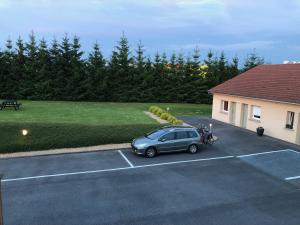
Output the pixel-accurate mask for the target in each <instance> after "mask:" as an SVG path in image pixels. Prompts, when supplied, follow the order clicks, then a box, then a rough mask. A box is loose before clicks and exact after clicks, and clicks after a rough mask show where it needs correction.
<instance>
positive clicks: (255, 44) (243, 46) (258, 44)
mask: <svg viewBox="0 0 300 225" xmlns="http://www.w3.org/2000/svg"><path fill="white" fill-rule="evenodd" d="M276 44H278V42H276V41H249V42H241V43H233V44H205V43H193V44H186V45H181V46H174V45H173V46H172V47H173V48H176V47H177V48H182V49H188V50H189V49H194V48H195V47H198V48H200V49H206V50H207V49H210V50H217V51H222V50H224V51H225V50H230V51H239V50H253V49H256V48H258V49H271V48H273V47H274V46H275V45H276Z"/></svg>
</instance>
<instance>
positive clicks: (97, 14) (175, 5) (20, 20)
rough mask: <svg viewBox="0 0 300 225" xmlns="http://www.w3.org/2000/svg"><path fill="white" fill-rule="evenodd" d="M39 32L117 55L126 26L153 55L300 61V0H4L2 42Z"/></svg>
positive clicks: (48, 37) (129, 35) (0, 26)
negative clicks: (250, 56)
mask: <svg viewBox="0 0 300 225" xmlns="http://www.w3.org/2000/svg"><path fill="white" fill-rule="evenodd" d="M31 31H34V33H35V34H36V36H37V37H38V38H39V39H40V38H42V37H44V38H45V39H46V40H48V41H51V40H52V39H53V37H56V38H57V39H60V38H62V37H63V36H64V35H65V34H66V33H67V34H68V35H69V36H70V37H72V36H73V35H77V36H79V37H80V40H81V43H82V48H83V50H84V51H85V52H88V51H90V50H91V49H92V46H93V44H94V43H95V42H96V41H97V42H98V43H99V44H100V46H101V49H102V51H103V53H104V55H105V56H106V57H109V56H110V54H111V51H112V50H113V48H114V46H116V44H117V42H118V40H119V38H120V36H121V35H122V32H124V33H125V35H126V37H127V38H128V39H129V42H130V46H131V48H132V49H134V48H136V45H137V43H138V42H139V41H140V40H141V41H142V43H143V45H144V46H145V50H146V54H147V55H150V56H153V55H154V54H155V53H156V52H160V53H162V52H163V51H166V52H167V53H172V52H175V53H179V52H182V53H184V54H185V55H190V54H191V53H192V51H193V49H194V48H195V47H196V46H197V47H198V48H199V49H200V52H201V55H202V59H203V58H204V57H205V56H206V54H207V52H208V51H209V50H211V51H212V52H214V53H216V54H220V52H221V51H224V52H225V54H226V55H227V56H228V57H229V58H231V57H234V56H238V57H240V58H241V60H243V59H244V58H245V57H246V55H247V54H248V53H251V52H253V51H254V50H255V51H256V53H257V54H258V55H260V56H263V57H264V58H265V60H266V61H267V62H268V63H282V62H283V61H284V60H295V61H300V0H285V1H283V0H123V1H122V0H0V48H1V49H3V48H4V46H5V41H6V40H7V38H8V37H10V38H11V39H12V40H14V41H15V40H16V39H17V38H18V36H21V37H22V38H23V39H25V40H26V39H28V34H29V33H30V32H31Z"/></svg>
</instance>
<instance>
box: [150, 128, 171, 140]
mask: <svg viewBox="0 0 300 225" xmlns="http://www.w3.org/2000/svg"><path fill="white" fill-rule="evenodd" d="M164 133H166V132H165V131H164V130H156V131H153V132H151V133H148V134H146V135H145V136H146V137H147V138H150V139H153V140H154V139H158V138H159V137H160V136H161V135H163V134H164Z"/></svg>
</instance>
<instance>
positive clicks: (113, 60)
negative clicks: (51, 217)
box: [0, 32, 264, 103]
mask: <svg viewBox="0 0 300 225" xmlns="http://www.w3.org/2000/svg"><path fill="white" fill-rule="evenodd" d="M83 55H84V52H83V50H82V48H81V44H80V39H79V37H78V36H73V37H72V38H69V37H68V35H65V36H64V37H63V38H62V39H61V40H60V41H58V40H57V39H53V40H52V41H51V43H48V42H47V41H46V40H45V39H43V38H42V39H40V40H37V38H36V37H35V35H34V33H33V32H32V33H31V34H30V35H29V40H28V41H27V42H25V41H23V40H22V38H21V37H19V38H18V39H17V41H16V42H15V43H14V44H13V42H12V40H11V39H8V40H7V41H6V45H5V48H4V49H0V99H28V100H66V101H84V100H87V101H102V102H174V103H211V99H212V98H211V96H210V94H209V93H208V90H209V89H210V88H212V87H214V86H216V85H218V84H220V83H222V82H224V81H226V80H228V79H231V78H233V77H235V76H237V75H238V74H240V73H241V72H244V71H247V70H249V69H251V68H253V67H255V66H257V65H259V64H263V63H264V59H263V58H262V57H259V56H257V55H256V53H255V52H252V53H250V54H248V55H247V57H246V60H245V62H244V64H243V65H242V66H240V60H239V58H238V57H233V58H232V59H228V58H227V57H226V55H225V52H224V51H222V52H221V53H220V55H216V54H214V53H212V51H209V52H208V53H207V55H206V56H205V57H204V58H203V59H202V57H201V53H200V50H199V49H198V48H197V47H195V49H194V51H193V54H192V55H191V56H184V54H183V53H178V54H176V53H174V52H173V53H171V54H170V55H169V56H167V54H166V52H163V53H162V54H159V53H158V52H157V53H156V54H155V55H154V57H150V56H146V55H145V49H144V46H143V45H142V43H141V42H139V43H138V45H137V47H136V49H134V50H131V49H130V47H129V42H128V39H127V38H126V37H125V35H124V34H123V35H122V36H121V38H120V40H119V41H118V43H117V45H116V46H115V48H114V50H113V51H112V53H111V56H110V57H109V58H105V57H104V56H103V54H102V52H101V50H100V46H99V44H98V43H97V42H96V43H95V44H94V46H93V49H92V51H90V52H88V56H87V57H86V58H84V57H83Z"/></svg>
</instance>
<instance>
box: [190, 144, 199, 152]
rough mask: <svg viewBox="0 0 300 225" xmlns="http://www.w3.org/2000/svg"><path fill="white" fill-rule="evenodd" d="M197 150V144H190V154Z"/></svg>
mask: <svg viewBox="0 0 300 225" xmlns="http://www.w3.org/2000/svg"><path fill="white" fill-rule="evenodd" d="M197 151H198V146H197V145H190V146H189V149H188V152H189V153H191V154H195V153H196V152H197Z"/></svg>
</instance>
